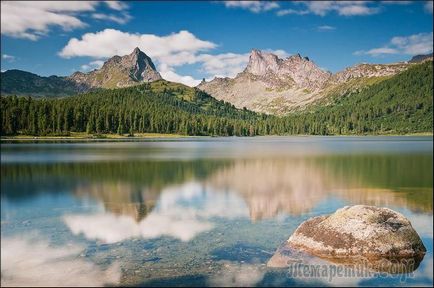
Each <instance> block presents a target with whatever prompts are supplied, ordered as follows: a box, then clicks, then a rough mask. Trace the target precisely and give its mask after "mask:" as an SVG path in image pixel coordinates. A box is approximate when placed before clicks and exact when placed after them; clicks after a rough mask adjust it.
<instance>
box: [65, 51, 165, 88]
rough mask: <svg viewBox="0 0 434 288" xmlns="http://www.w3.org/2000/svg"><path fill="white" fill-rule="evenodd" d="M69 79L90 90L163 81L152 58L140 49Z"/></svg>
mask: <svg viewBox="0 0 434 288" xmlns="http://www.w3.org/2000/svg"><path fill="white" fill-rule="evenodd" d="M68 78H69V79H70V80H72V81H74V82H76V83H77V84H78V85H80V86H83V87H89V88H119V87H126V86H132V85H136V84H140V83H143V82H152V81H156V80H160V79H162V78H161V75H160V73H158V72H157V69H156V68H155V65H154V63H153V62H152V60H151V58H149V57H148V56H147V55H146V54H145V53H143V52H142V51H140V49H139V48H136V49H134V51H133V52H132V53H131V54H129V55H125V56H122V57H121V56H113V57H112V58H110V59H108V60H107V61H106V62H105V63H104V65H103V66H102V67H101V69H98V70H94V71H91V72H89V73H82V72H76V73H74V74H72V75H71V76H70V77H68Z"/></svg>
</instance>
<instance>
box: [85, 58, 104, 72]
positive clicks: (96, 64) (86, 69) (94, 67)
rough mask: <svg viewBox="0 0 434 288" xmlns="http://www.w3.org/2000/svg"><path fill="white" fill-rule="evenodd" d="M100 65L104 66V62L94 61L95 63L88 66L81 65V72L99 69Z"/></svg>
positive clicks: (92, 62)
mask: <svg viewBox="0 0 434 288" xmlns="http://www.w3.org/2000/svg"><path fill="white" fill-rule="evenodd" d="M102 65H104V61H102V60H95V61H91V62H89V63H88V64H84V65H81V70H83V71H90V70H93V69H99V68H101V67H102Z"/></svg>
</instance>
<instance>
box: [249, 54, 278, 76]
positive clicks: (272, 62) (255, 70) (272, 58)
mask: <svg viewBox="0 0 434 288" xmlns="http://www.w3.org/2000/svg"><path fill="white" fill-rule="evenodd" d="M281 61H282V59H280V58H279V57H277V55H274V54H273V53H267V52H263V51H260V50H258V49H253V50H252V52H251V53H250V56H249V63H248V64H247V68H246V70H245V71H246V72H248V73H251V74H253V75H259V76H260V75H265V74H266V73H267V72H268V71H271V72H274V73H276V72H277V70H278V69H279V64H280V63H279V62H281Z"/></svg>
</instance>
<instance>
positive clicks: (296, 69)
mask: <svg viewBox="0 0 434 288" xmlns="http://www.w3.org/2000/svg"><path fill="white" fill-rule="evenodd" d="M244 72H247V73H250V74H253V75H255V76H260V77H261V78H262V81H263V82H265V83H267V84H269V86H275V85H276V83H279V82H281V81H280V80H282V81H286V82H287V80H288V79H291V80H292V81H293V82H295V84H296V85H297V86H298V87H299V88H307V89H310V90H315V89H318V88H321V87H322V86H323V84H324V83H325V82H326V81H327V80H328V79H329V78H330V76H331V74H330V73H329V72H325V71H323V70H321V69H320V68H319V67H318V66H317V65H316V64H315V63H314V62H312V61H310V59H309V58H308V57H303V56H301V55H300V54H299V53H297V54H295V55H292V56H290V57H288V58H286V59H281V58H279V57H278V56H277V55H275V54H273V53H270V52H264V51H260V50H257V49H253V50H252V52H251V53H250V57H249V63H248V64H247V67H246V69H245V70H244ZM279 79H280V80H279ZM272 88H276V87H272Z"/></svg>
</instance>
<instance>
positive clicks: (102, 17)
mask: <svg viewBox="0 0 434 288" xmlns="http://www.w3.org/2000/svg"><path fill="white" fill-rule="evenodd" d="M92 18H93V19H97V20H108V21H113V22H115V23H118V24H125V23H127V22H128V21H130V20H131V16H130V15H129V14H127V13H123V14H122V16H116V15H113V14H103V13H93V14H92Z"/></svg>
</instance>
